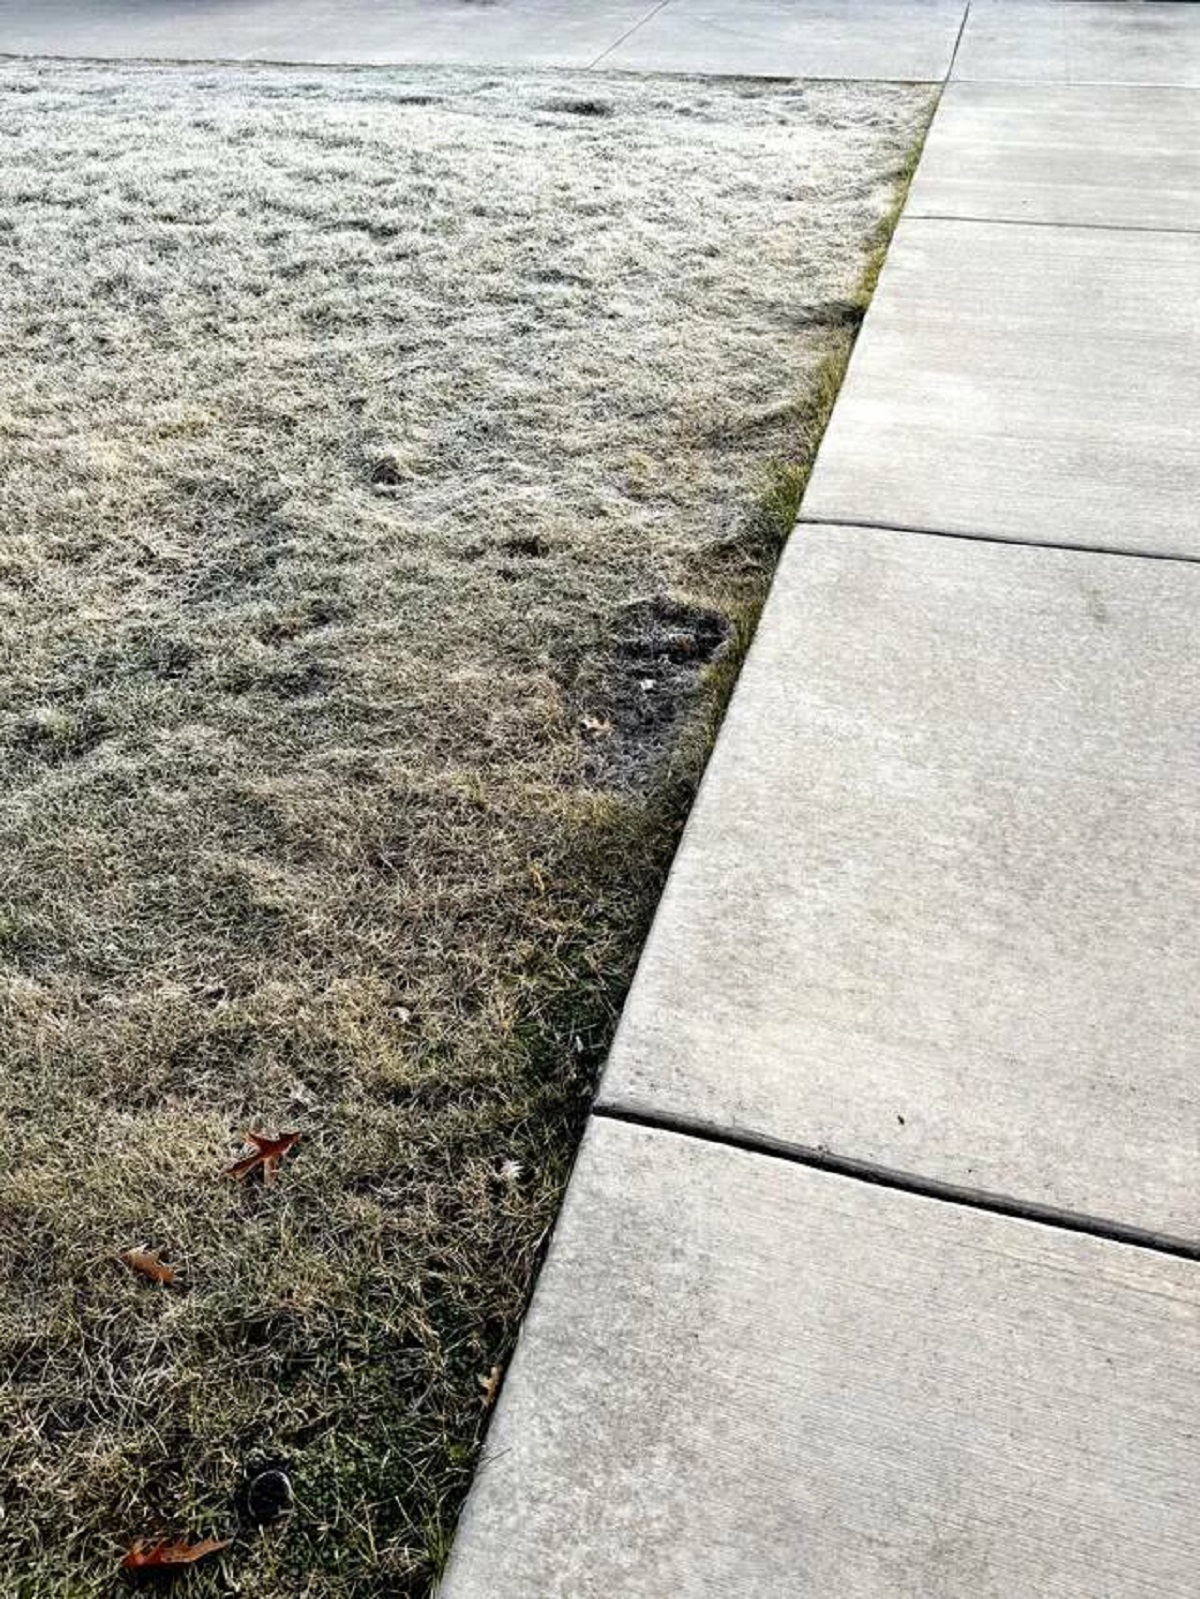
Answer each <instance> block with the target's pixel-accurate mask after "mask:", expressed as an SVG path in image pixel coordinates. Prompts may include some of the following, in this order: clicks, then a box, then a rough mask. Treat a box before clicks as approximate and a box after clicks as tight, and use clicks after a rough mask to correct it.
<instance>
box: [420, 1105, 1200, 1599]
mask: <svg viewBox="0 0 1200 1599" xmlns="http://www.w3.org/2000/svg"><path fill="white" fill-rule="evenodd" d="M1198 1379H1200V1271H1197V1270H1196V1268H1195V1267H1194V1266H1193V1265H1191V1264H1190V1263H1185V1262H1181V1261H1177V1260H1172V1259H1168V1258H1164V1257H1162V1256H1158V1255H1153V1254H1150V1253H1147V1252H1145V1251H1142V1250H1137V1249H1131V1248H1128V1247H1126V1246H1123V1245H1120V1244H1114V1243H1111V1242H1107V1241H1100V1240H1097V1239H1092V1238H1087V1237H1081V1236H1078V1235H1072V1234H1068V1233H1063V1232H1061V1231H1057V1230H1055V1229H1052V1228H1045V1227H1040V1226H1037V1225H1035V1224H1032V1223H1029V1222H1024V1221H1014V1220H1009V1219H1005V1218H1000V1217H996V1216H991V1215H986V1214H981V1213H978V1212H973V1211H968V1210H963V1209H961V1208H959V1207H956V1206H953V1205H946V1204H943V1203H940V1202H938V1201H934V1200H927V1199H919V1198H914V1197H912V1196H910V1195H905V1194H899V1193H894V1192H889V1191H887V1190H884V1189H879V1188H872V1187H868V1186H866V1185H864V1184H861V1183H857V1182H853V1181H847V1180H846V1179H843V1178H840V1177H832V1176H828V1175H824V1174H819V1173H815V1172H812V1171H809V1170H806V1169H805V1168H803V1167H799V1166H794V1165H791V1164H788V1163H786V1162H783V1161H777V1160H771V1159H767V1158H764V1157H762V1156H755V1155H747V1154H745V1153H743V1152H741V1151H739V1150H731V1149H725V1148H720V1147H717V1146H714V1145H710V1144H704V1143H699V1142H696V1141H693V1140H690V1139H686V1138H680V1137H677V1136H675V1135H672V1134H669V1133H661V1132H653V1131H647V1130H645V1129H641V1128H633V1127H628V1126H623V1125H619V1124H614V1123H605V1122H603V1121H597V1122H595V1123H593V1125H592V1128H591V1130H590V1132H589V1134H588V1137H587V1141H586V1144H585V1147H584V1151H583V1153H582V1155H581V1157H580V1160H579V1164H578V1166H577V1169H576V1172H575V1176H574V1179H573V1182H572V1187H571V1191H570V1194H569V1196H568V1199H567V1204H566V1209H565V1210H564V1213H563V1216H562V1219H561V1221H560V1223H559V1228H558V1232H557V1234H556V1237H555V1240H554V1244H553V1246H552V1249H551V1254H550V1259H549V1261H548V1263H547V1265H546V1267H545V1270H544V1272H543V1275H542V1279H541V1282H540V1284H539V1287H538V1290H537V1295H536V1298H535V1301H534V1305H533V1309H532V1310H531V1312H530V1315H529V1317H528V1320H527V1323H526V1326H525V1329H524V1333H523V1337H522V1341H521V1346H520V1349H519V1351H518V1354H517V1356H516V1359H515V1361H514V1364H513V1367H512V1369H511V1371H510V1373H509V1375H508V1378H507V1380H506V1382H505V1385H504V1392H503V1395H502V1398H501V1401H500V1407H499V1411H498V1414H497V1416H496V1418H495V1421H494V1422H493V1425H492V1429H491V1433H490V1435H489V1438H488V1442H487V1446H486V1455H485V1462H484V1465H483V1468H482V1470H481V1472H480V1474H479V1477H478V1478H477V1480H476V1484H475V1487H474V1490H473V1492H472V1495H471V1498H470V1500H469V1502H468V1506H467V1510H466V1513H465V1516H464V1519H463V1523H462V1530H461V1534H460V1536H459V1539H458V1542H457V1544H456V1546H455V1550H454V1554H453V1555H452V1557H451V1562H450V1568H449V1572H448V1574H447V1577H446V1580H445V1582H444V1584H443V1587H442V1590H441V1593H442V1599H668V1596H669V1599H710V1596H711V1599H718V1596H719V1599H730V1596H733V1595H736V1596H737V1599H784V1596H786V1599H807V1596H811V1599H830V1596H831V1595H839V1596H845V1599H884V1596H888V1599H902V1596H903V1599H1017V1596H1021V1599H1033V1596H1035V1595H1038V1596H1040V1595H1050V1594H1055V1595H1059V1596H1061V1599H1136V1596H1144V1599H1192V1596H1194V1594H1195V1591H1196V1572H1197V1570H1200V1518H1198V1517H1197V1516H1196V1514H1195V1477H1196V1457H1195V1439H1196V1435H1197V1430H1198V1429H1200V1381H1198Z"/></svg>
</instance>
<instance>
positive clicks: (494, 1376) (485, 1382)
mask: <svg viewBox="0 0 1200 1599" xmlns="http://www.w3.org/2000/svg"><path fill="white" fill-rule="evenodd" d="M479 1386H480V1387H481V1388H482V1389H483V1408H484V1409H485V1410H490V1409H491V1408H492V1406H493V1405H494V1404H495V1403H496V1395H497V1394H498V1393H499V1392H500V1368H499V1366H493V1367H492V1369H491V1371H489V1372H488V1374H487V1376H486V1377H482V1376H481V1377H480V1379H479Z"/></svg>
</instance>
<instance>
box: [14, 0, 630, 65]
mask: <svg viewBox="0 0 1200 1599" xmlns="http://www.w3.org/2000/svg"><path fill="white" fill-rule="evenodd" d="M653 9H654V0H588V3H587V4H584V5H580V4H577V3H576V0H494V3H491V4H479V3H475V4H471V3H466V4H464V3H463V0H236V3H230V0H105V3H104V4H103V5H97V4H94V3H88V0H39V3H38V4H36V5H31V4H30V3H29V0H0V52H4V51H7V52H10V53H15V54H30V55H65V56H105V57H138V56H148V57H159V58H163V57H172V58H177V59H199V60H203V59H210V58H212V59H251V60H270V61H302V62H321V61H324V62H355V61H361V62H364V63H368V64H370V63H386V62H395V63H404V62H443V63H447V64H470V63H479V64H483V65H521V66H565V67H586V66H588V65H590V64H591V63H592V62H593V61H594V60H595V59H596V58H597V57H598V56H600V55H602V54H603V53H604V52H605V51H606V50H608V49H610V48H611V47H612V45H614V44H615V43H616V42H617V41H618V40H619V39H620V38H621V37H622V35H623V34H624V33H625V32H627V30H628V29H630V28H632V27H635V26H636V25H637V23H639V22H640V21H642V20H643V19H644V18H645V17H646V16H648V15H649V14H650V12H651V11H652V10H653Z"/></svg>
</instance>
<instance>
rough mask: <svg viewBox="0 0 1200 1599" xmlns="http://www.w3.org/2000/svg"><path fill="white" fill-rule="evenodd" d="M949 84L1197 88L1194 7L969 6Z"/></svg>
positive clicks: (1108, 2)
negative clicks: (1006, 82)
mask: <svg viewBox="0 0 1200 1599" xmlns="http://www.w3.org/2000/svg"><path fill="white" fill-rule="evenodd" d="M954 76H955V77H956V78H978V79H985V80H990V81H993V82H995V81H1000V80H1006V79H1019V80H1022V81H1025V82H1029V83H1145V84H1160V85H1170V84H1173V85H1176V86H1178V87H1181V88H1192V89H1195V88H1200V6H1196V5H1191V4H1187V3H1185V4H1179V3H1177V0H1135V3H1131V0H973V4H972V6H971V10H970V15H969V16H968V18H967V25H966V28H965V30H964V32H963V37H962V43H961V45H960V46H959V50H958V55H957V57H956V58H955V63H954Z"/></svg>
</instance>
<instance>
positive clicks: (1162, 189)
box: [905, 81, 1200, 229]
mask: <svg viewBox="0 0 1200 1599" xmlns="http://www.w3.org/2000/svg"><path fill="white" fill-rule="evenodd" d="M905 214H906V215H907V216H909V217H922V216H948V217H982V218H991V219H1002V220H1007V221H1014V222H1057V223H1063V222H1066V223H1085V224H1090V225H1092V226H1105V225H1116V226H1120V227H1123V228H1132V227H1139V228H1192V229H1200V94H1196V93H1194V92H1193V91H1192V90H1189V89H1142V88H1133V89H1131V88H1126V87H1123V86H1116V87H1109V86H1103V87H1099V88H1097V87H1091V86H1086V85H1084V86H1077V85H1070V86H1068V87H1065V88H1060V87H1055V86H1047V85H1044V84H984V83H963V82H957V81H956V82H953V83H951V84H950V85H949V86H948V88H947V90H946V92H945V94H944V95H943V96H942V102H941V105H940V106H939V108H938V114H937V117H936V119H935V120H934V124H933V127H932V129H931V131H930V135H929V138H928V140H927V141H926V144H925V149H924V153H923V154H922V156H921V164H920V167H919V168H918V171H917V176H916V179H915V181H914V183H913V186H912V189H911V191H910V193H909V197H908V204H907V206H906V208H905Z"/></svg>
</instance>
